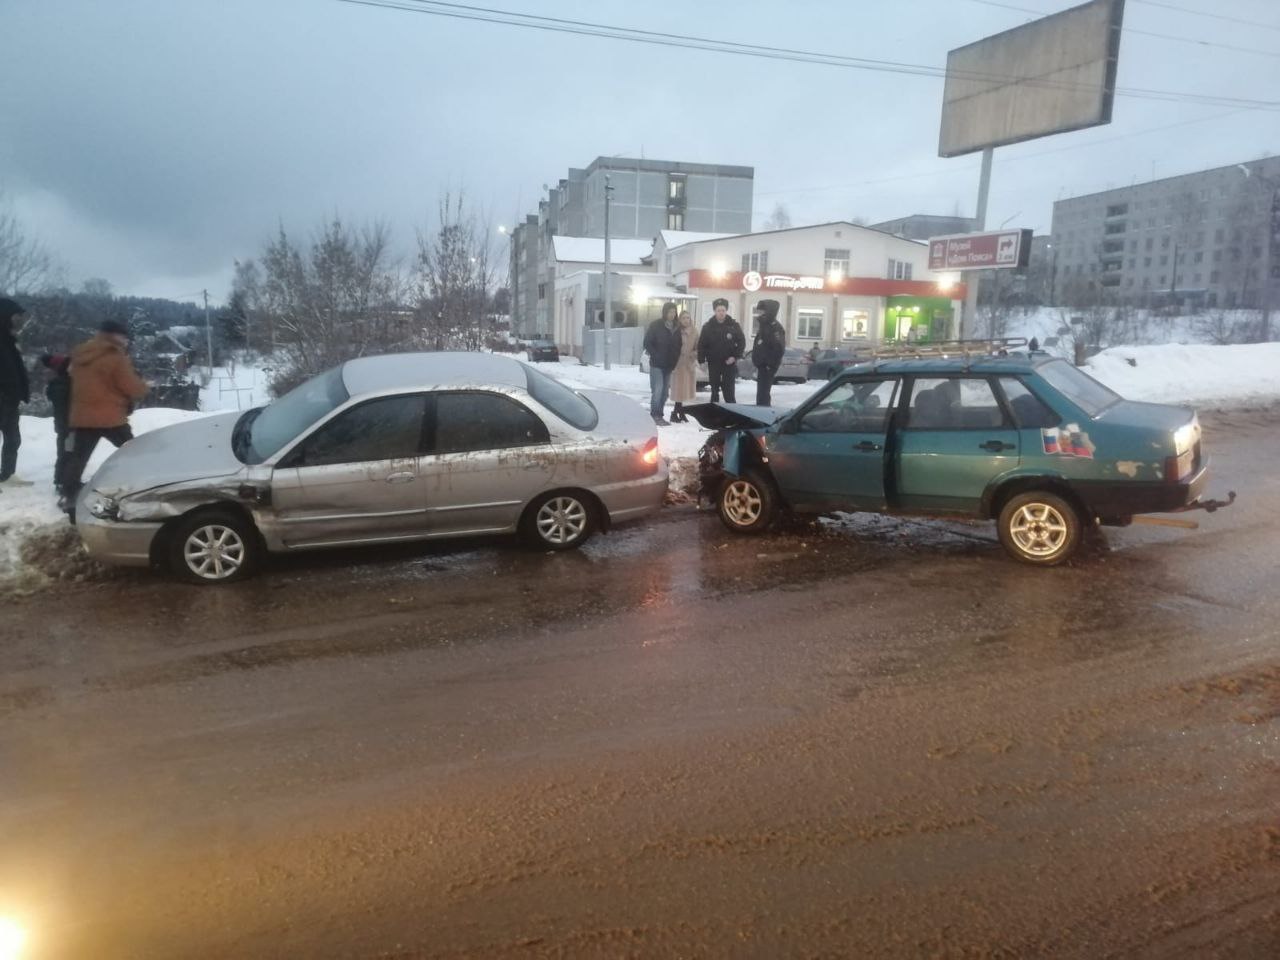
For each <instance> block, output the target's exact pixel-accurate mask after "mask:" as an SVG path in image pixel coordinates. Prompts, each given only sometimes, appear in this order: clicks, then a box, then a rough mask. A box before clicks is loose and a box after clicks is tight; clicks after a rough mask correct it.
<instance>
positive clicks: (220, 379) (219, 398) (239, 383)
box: [191, 363, 272, 412]
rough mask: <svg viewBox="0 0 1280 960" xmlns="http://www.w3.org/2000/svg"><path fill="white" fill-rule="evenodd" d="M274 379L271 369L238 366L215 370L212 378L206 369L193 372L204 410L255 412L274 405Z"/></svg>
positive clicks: (242, 364)
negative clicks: (272, 403)
mask: <svg viewBox="0 0 1280 960" xmlns="http://www.w3.org/2000/svg"><path fill="white" fill-rule="evenodd" d="M271 375H272V370H271V368H269V367H258V366H255V365H253V364H244V363H237V364H234V365H232V366H228V367H214V368H213V376H212V377H210V376H209V375H208V373H207V371H206V368H204V367H200V368H197V369H196V370H194V371H192V373H191V378H192V379H193V380H195V381H196V382H197V383H199V384H200V409H201V410H203V411H206V412H213V411H215V410H252V409H253V408H254V407H261V406H263V405H264V404H267V403H270V402H271Z"/></svg>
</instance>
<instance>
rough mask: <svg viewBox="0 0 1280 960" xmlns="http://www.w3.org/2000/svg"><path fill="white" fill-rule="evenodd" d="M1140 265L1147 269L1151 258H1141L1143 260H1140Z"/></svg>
mask: <svg viewBox="0 0 1280 960" xmlns="http://www.w3.org/2000/svg"><path fill="white" fill-rule="evenodd" d="M1142 265H1143V266H1144V267H1149V266H1151V258H1150V257H1143V258H1142Z"/></svg>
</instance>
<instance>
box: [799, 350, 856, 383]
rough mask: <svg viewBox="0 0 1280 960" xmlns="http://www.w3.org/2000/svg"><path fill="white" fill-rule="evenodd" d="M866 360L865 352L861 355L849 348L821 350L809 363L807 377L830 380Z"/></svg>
mask: <svg viewBox="0 0 1280 960" xmlns="http://www.w3.org/2000/svg"><path fill="white" fill-rule="evenodd" d="M866 359H867V354H866V353H865V352H862V353H859V352H858V351H856V350H851V349H848V348H841V349H838V350H837V349H826V350H821V351H819V352H818V355H817V356H816V357H815V358H814V359H813V360H812V361H811V362H810V363H809V370H808V373H807V377H808V379H810V380H830V379H831V378H832V377H834V376H836V375H837V374H840V373H842V372H844V371H845V370H847V369H848V368H849V367H852V366H853V365H854V364H856V363H861V362H863V361H864V360H866Z"/></svg>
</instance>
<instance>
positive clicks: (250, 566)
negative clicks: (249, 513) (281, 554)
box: [168, 510, 265, 586]
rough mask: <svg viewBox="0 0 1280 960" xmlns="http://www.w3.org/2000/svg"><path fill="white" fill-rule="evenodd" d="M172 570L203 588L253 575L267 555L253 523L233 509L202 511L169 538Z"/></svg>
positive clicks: (178, 523)
mask: <svg viewBox="0 0 1280 960" xmlns="http://www.w3.org/2000/svg"><path fill="white" fill-rule="evenodd" d="M168 552H169V569H171V570H172V571H173V572H174V573H175V574H177V575H178V576H179V577H181V578H182V579H183V580H186V581H187V582H188V583H195V584H199V585H200V586H212V585H215V584H223V583H234V582H235V581H237V580H243V579H244V578H245V577H247V576H249V575H250V574H251V573H253V572H254V571H255V570H256V569H257V568H258V566H259V564H261V562H262V555H263V553H264V552H265V550H264V548H263V546H262V541H261V540H260V539H259V538H258V531H257V530H256V529H254V526H253V524H252V523H251V522H250V521H249V520H247V519H246V518H245V517H243V516H242V515H241V514H238V513H236V512H235V511H233V510H199V511H196V512H195V513H192V514H189V515H188V516H185V517H183V518H182V519H181V520H179V521H178V522H177V524H176V525H175V526H174V528H173V531H172V533H171V535H170V537H169V550H168Z"/></svg>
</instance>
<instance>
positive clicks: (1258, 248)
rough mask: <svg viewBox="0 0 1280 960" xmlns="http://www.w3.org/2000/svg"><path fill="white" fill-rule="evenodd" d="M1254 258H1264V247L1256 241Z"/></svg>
mask: <svg viewBox="0 0 1280 960" xmlns="http://www.w3.org/2000/svg"><path fill="white" fill-rule="evenodd" d="M1253 259H1255V260H1261V259H1262V247H1261V246H1260V245H1259V244H1256V243H1255V244H1254V245H1253Z"/></svg>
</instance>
